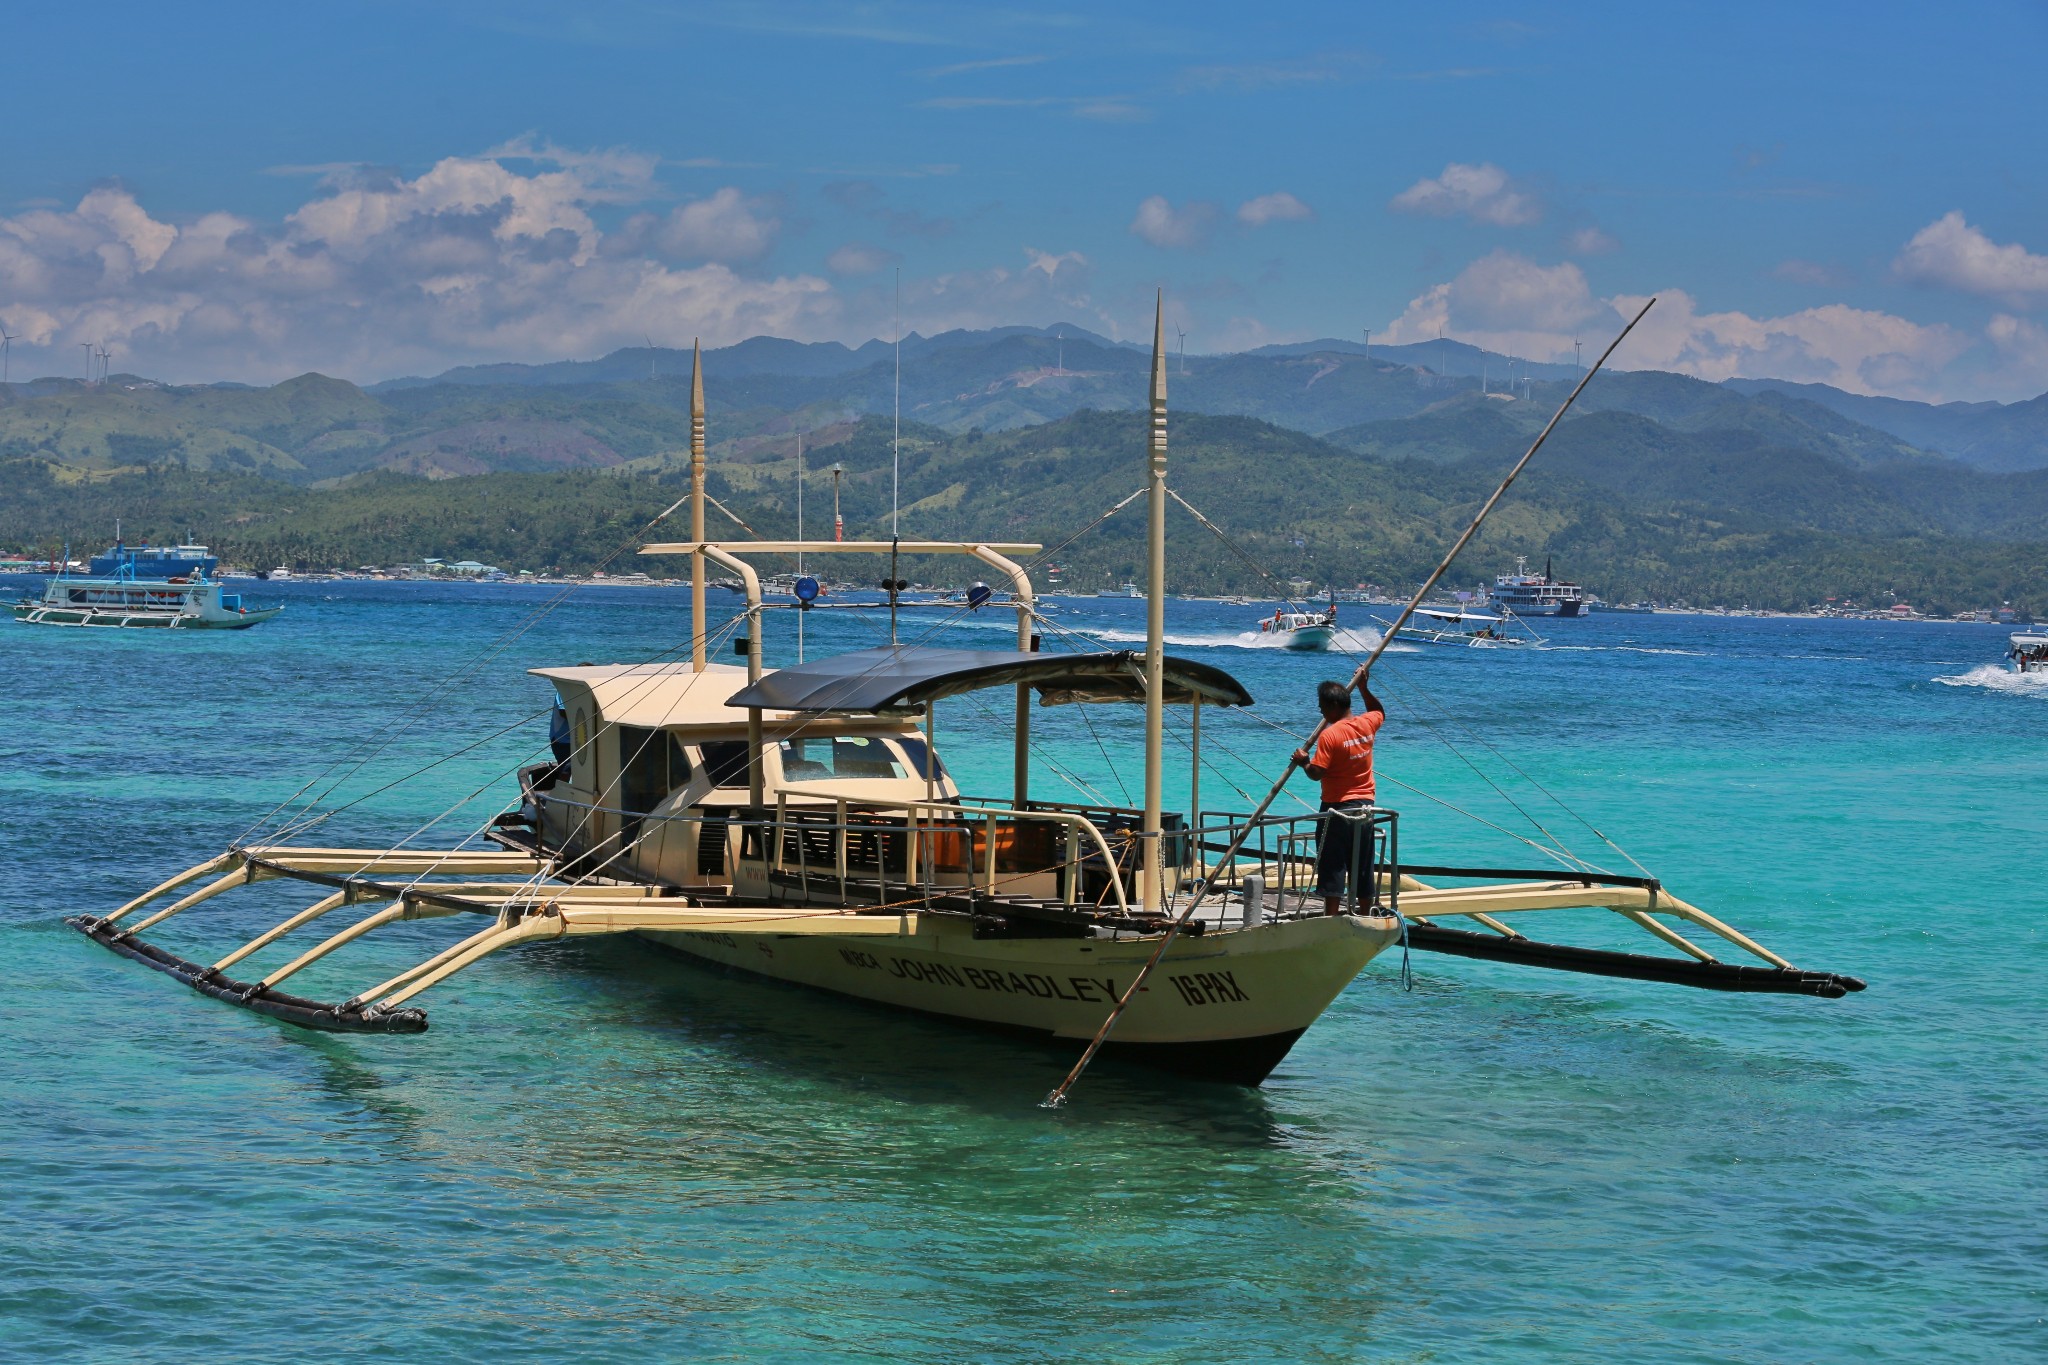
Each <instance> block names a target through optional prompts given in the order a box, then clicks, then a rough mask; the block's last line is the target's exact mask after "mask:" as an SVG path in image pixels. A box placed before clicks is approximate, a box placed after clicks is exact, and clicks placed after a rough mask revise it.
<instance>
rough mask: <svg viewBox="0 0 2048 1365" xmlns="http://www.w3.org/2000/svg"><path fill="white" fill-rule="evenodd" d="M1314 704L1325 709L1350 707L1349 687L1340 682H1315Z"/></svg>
mask: <svg viewBox="0 0 2048 1365" xmlns="http://www.w3.org/2000/svg"><path fill="white" fill-rule="evenodd" d="M1316 705H1318V706H1320V707H1322V708H1323V709H1324V710H1325V711H1336V710H1339V709H1342V710H1345V711H1349V710H1350V709H1351V689H1350V688H1348V687H1346V686H1345V685H1344V684H1343V683H1340V682H1324V683H1317V684H1316Z"/></svg>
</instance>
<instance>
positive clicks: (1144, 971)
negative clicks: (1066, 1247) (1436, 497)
mask: <svg viewBox="0 0 2048 1365" xmlns="http://www.w3.org/2000/svg"><path fill="white" fill-rule="evenodd" d="M1656 302H1657V300H1656V299H1655V298H1652V299H1651V300H1650V301H1649V302H1648V303H1645V304H1644V305H1643V307H1642V311H1641V312H1639V313H1637V314H1636V315H1635V316H1634V317H1633V318H1631V319H1629V323H1628V326H1626V327H1624V328H1622V329H1621V331H1620V332H1619V333H1618V334H1617V335H1616V336H1615V338H1614V340H1612V341H1610V342H1608V343H1607V349H1606V350H1604V351H1602V352H1601V353H1600V358H1599V359H1598V360H1596V361H1594V362H1593V367H1592V368H1591V369H1589V370H1587V371H1586V373H1585V374H1584V375H1582V376H1581V377H1580V379H1579V382H1578V384H1577V385H1576V386H1575V387H1574V388H1573V389H1572V391H1571V393H1570V394H1568V395H1566V397H1565V400H1564V402H1563V403H1562V404H1560V405H1559V407H1558V409H1557V411H1556V412H1555V413H1554V414H1552V415H1551V418H1550V421H1549V422H1548V423H1546V424H1545V425H1544V428H1543V430H1542V432H1540V433H1539V434H1538V435H1537V437H1536V440H1535V442H1534V444H1532V445H1531V446H1530V447H1529V448H1528V450H1526V451H1524V452H1523V454H1522V458H1521V459H1519V460H1517V461H1515V465H1514V468H1512V469H1510V470H1509V471H1508V475H1507V477H1506V478H1504V479H1502V480H1501V481H1500V486H1499V487H1498V488H1496V489H1494V490H1493V496H1491V497H1489V498H1488V499H1487V500H1486V502H1485V505H1483V506H1482V507H1481V508H1480V509H1479V513H1478V515H1476V516H1474V517H1473V518H1472V524H1471V525H1469V526H1467V527H1466V528H1465V533H1464V534H1463V535H1461V536H1459V537H1458V539H1457V543H1456V544H1454V545H1452V546H1451V549H1450V553H1448V554H1446V555H1445V556H1444V557H1443V559H1442V561H1441V562H1440V563H1438V565H1437V566H1436V569H1435V571H1434V572H1432V573H1431V574H1430V576H1429V578H1428V579H1427V580H1426V581H1425V582H1424V583H1423V585H1422V588H1421V590H1420V591H1418V592H1417V593H1416V594H1415V596H1414V597H1413V598H1412V599H1411V600H1410V601H1409V603H1408V605H1407V606H1406V607H1404V608H1402V610H1401V614H1400V616H1398V617H1397V618H1395V621H1394V624H1393V625H1392V626H1389V627H1388V628H1387V633H1386V634H1385V635H1384V636H1382V637H1381V638H1380V642H1379V643H1378V644H1377V645H1374V646H1373V650H1372V653H1371V654H1369V655H1367V656H1366V660H1365V662H1364V663H1362V664H1360V665H1359V666H1358V670H1357V671H1356V672H1354V673H1353V674H1352V675H1351V682H1350V683H1349V684H1348V686H1349V688H1350V689H1351V690H1354V691H1355V690H1357V688H1358V686H1359V684H1361V683H1363V682H1364V681H1365V676H1366V674H1367V673H1368V672H1369V671H1371V669H1372V666H1373V663H1374V661H1375V660H1377V659H1378V658H1379V657H1380V655H1381V654H1383V653H1385V652H1386V648H1387V646H1388V645H1389V644H1391V643H1393V639H1394V634H1395V632H1397V631H1399V630H1400V629H1401V627H1402V626H1403V625H1405V624H1406V623H1407V621H1408V618H1409V617H1410V616H1412V615H1414V614H1415V609H1416V608H1417V607H1419V606H1421V605H1422V602H1423V599H1424V598H1426V597H1428V596H1429V594H1430V592H1431V591H1432V590H1433V589H1435V587H1436V585H1437V580H1438V579H1440V578H1442V577H1443V576H1444V574H1445V572H1446V571H1448V570H1449V569H1450V567H1451V562H1452V561H1453V560H1455V559H1456V558H1457V557H1458V553H1459V551H1461V550H1463V549H1464V548H1465V546H1466V545H1467V544H1468V543H1469V542H1470V541H1471V539H1472V537H1473V536H1475V535H1477V534H1478V533H1479V528H1480V526H1481V525H1482V524H1483V523H1484V522H1485V521H1486V518H1487V517H1488V516H1489V515H1490V514H1491V513H1492V512H1493V509H1494V505H1495V504H1496V503H1498V502H1499V501H1500V500H1501V498H1502V497H1504V496H1505V495H1506V494H1507V491H1508V489H1509V487H1510V486H1512V485H1513V483H1514V482H1515V480H1516V479H1517V478H1519V477H1521V473H1522V470H1523V469H1525V468H1526V467H1527V466H1528V464H1529V461H1530V460H1531V459H1533V458H1535V455H1536V452H1537V451H1539V450H1541V449H1542V448H1543V443H1544V442H1545V441H1547V440H1549V439H1550V433H1551V432H1552V431H1555V430H1556V429H1557V424H1558V422H1559V421H1561V420H1563V418H1564V415H1565V413H1566V412H1568V411H1570V409H1571V406H1572V404H1573V403H1575V402H1577V401H1578V398H1579V395H1580V394H1581V393H1583V392H1584V391H1585V388H1586V385H1587V384H1588V383H1590V382H1591V381H1592V378H1593V376H1594V375H1596V374H1598V373H1599V372H1600V367H1601V366H1603V365H1605V364H1606V363H1607V358H1608V357H1609V356H1611V355H1613V354H1614V348H1615V347H1617V346H1619V345H1621V343H1622V340H1623V338H1625V337H1626V336H1628V334H1629V333H1630V332H1633V331H1634V330H1635V327H1636V324H1637V323H1638V322H1641V321H1642V320H1643V318H1644V317H1645V316H1646V315H1647V314H1648V313H1649V311H1650V309H1651V308H1652V307H1654V306H1655V305H1656ZM1325 724H1327V722H1323V721H1318V722H1317V723H1316V728H1315V730H1314V731H1313V732H1311V734H1310V735H1309V738H1308V744H1307V745H1304V746H1303V747H1304V748H1313V747H1314V745H1315V742H1316V739H1317V738H1318V737H1319V736H1320V735H1321V734H1322V733H1323V726H1324V725H1325ZM1295 761H1296V760H1295V758H1294V756H1293V755H1292V754H1290V755H1288V758H1287V769H1286V771H1285V772H1283V773H1281V774H1280V778H1279V780H1278V781H1276V782H1275V783H1274V784H1273V788H1272V790H1271V791H1269V792H1267V793H1266V799H1265V800H1263V801H1261V802H1259V807H1258V809H1257V810H1255V811H1253V812H1252V814H1251V818H1250V819H1248V820H1246V821H1245V822H1244V824H1243V826H1241V827H1240V828H1239V829H1238V831H1237V833H1236V834H1235V835H1233V836H1231V840H1230V844H1229V846H1228V847H1227V848H1226V849H1225V850H1224V853H1223V856H1222V857H1220V858H1218V859H1217V860H1216V873H1217V875H1218V876H1220V875H1222V873H1223V871H1224V870H1225V869H1227V868H1228V867H1229V866H1230V864H1231V862H1232V860H1234V859H1235V858H1236V857H1237V851H1238V849H1239V848H1241V847H1243V845H1244V841H1245V838H1246V836H1248V835H1249V834H1250V833H1251V831H1252V829H1253V827H1254V826H1256V825H1257V824H1258V822H1259V821H1260V820H1262V819H1264V818H1265V814H1266V812H1267V810H1269V809H1270V808H1271V807H1272V805H1273V802H1274V801H1275V800H1277V799H1278V798H1279V796H1280V793H1281V791H1282V790H1283V789H1284V788H1285V787H1286V786H1287V780H1288V779H1289V778H1291V777H1293V776H1294V767H1295ZM1214 881H1215V877H1211V878H1209V879H1208V880H1206V881H1204V882H1203V883H1202V885H1201V887H1200V888H1199V889H1198V890H1197V891H1196V892H1195V894H1194V896H1193V897H1191V898H1190V899H1189V901H1188V906H1187V909H1185V910H1183V911H1181V912H1180V915H1179V916H1178V917H1177V918H1176V919H1175V920H1174V921H1173V923H1171V924H1169V925H1168V926H1167V928H1166V932H1165V933H1164V934H1161V935H1160V936H1159V943H1158V946H1157V947H1155V948H1153V950H1152V956H1150V957H1148V958H1146V959H1145V965H1144V966H1142V967H1140V968H1139V969H1138V974H1137V975H1136V976H1135V977H1133V978H1132V979H1131V984H1130V986H1129V988H1127V989H1126V990H1125V991H1124V993H1123V995H1122V996H1120V997H1119V998H1118V999H1117V1002H1116V1004H1115V1005H1114V1006H1113V1007H1112V1008H1111V1009H1110V1011H1109V1017H1108V1018H1106V1019H1104V1020H1103V1021H1102V1027H1101V1028H1099V1029H1097V1030H1096V1032H1095V1036H1094V1037H1093V1038H1092V1039H1090V1040H1089V1042H1088V1046H1087V1048H1086V1050H1084V1051H1083V1052H1082V1053H1081V1059H1080V1060H1079V1061H1077V1062H1075V1063H1074V1069H1073V1070H1071V1071H1069V1072H1068V1073H1067V1075H1066V1079H1064V1080H1062V1081H1061V1082H1060V1083H1059V1084H1058V1085H1057V1086H1055V1087H1054V1088H1053V1091H1052V1093H1051V1094H1049V1095H1047V1096H1046V1097H1045V1099H1044V1100H1043V1101H1042V1103H1041V1107H1043V1108H1046V1109H1057V1108H1059V1107H1060V1106H1061V1105H1063V1104H1065V1103H1066V1102H1067V1092H1068V1091H1069V1090H1071V1089H1073V1088H1074V1083H1075V1082H1076V1081H1078V1080H1080V1079H1081V1073H1082V1072H1084V1071H1086V1070H1087V1069H1088V1064H1089V1063H1090V1062H1092V1061H1094V1060H1095V1054H1096V1053H1097V1052H1100V1051H1101V1050H1102V1045H1103V1043H1105V1042H1107V1041H1108V1039H1109V1034H1110V1030H1112V1029H1114V1028H1115V1027H1116V1022H1117V1020H1118V1019H1120V1018H1122V1017H1123V1012H1124V1010H1125V1009H1127V1008H1128V1007H1129V1006H1130V1003H1131V1001H1133V1000H1135V999H1136V998H1137V995H1138V991H1139V988H1140V987H1142V986H1143V985H1144V984H1145V978H1146V977H1148V976H1150V975H1151V974H1152V969H1153V968H1154V967H1156V966H1158V965H1159V960H1160V959H1161V958H1163V957H1165V956H1166V950H1167V948H1168V947H1169V946H1171V945H1172V943H1173V940H1174V938H1175V937H1176V936H1177V935H1178V934H1179V933H1180V930H1181V926H1182V925H1184V924H1186V923H1187V922H1188V920H1189V919H1190V918H1192V917H1193V915H1194V913H1195V909H1196V907H1197V906H1199V905H1200V904H1201V903H1202V900H1203V898H1204V897H1206V896H1207V895H1208V894H1209V887H1210V886H1211V885H1212V884H1213V883H1214Z"/></svg>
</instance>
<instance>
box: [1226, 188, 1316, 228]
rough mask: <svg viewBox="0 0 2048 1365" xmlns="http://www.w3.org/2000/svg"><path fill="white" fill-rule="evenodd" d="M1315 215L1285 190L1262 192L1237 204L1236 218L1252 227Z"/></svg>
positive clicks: (1287, 221) (1313, 211)
mask: <svg viewBox="0 0 2048 1365" xmlns="http://www.w3.org/2000/svg"><path fill="white" fill-rule="evenodd" d="M1315 216H1316V211H1315V210H1314V209H1312V208H1310V207H1309V206H1308V205H1307V204H1304V203H1302V202H1301V201H1300V200H1299V199H1296V198H1295V197H1294V196H1293V195H1291V194H1289V193H1288V192H1287V191H1286V190H1276V191H1275V192H1273V193H1272V194H1262V195H1260V196H1259V197H1258V198H1256V199H1247V200H1245V201H1244V202H1243V203H1242V204H1239V205H1238V206H1237V220H1238V221H1239V222H1240V223H1245V224H1248V225H1250V226H1252V227H1264V226H1265V225H1266V224H1268V223H1292V222H1296V221H1299V220H1300V219H1303V218H1313V217H1315Z"/></svg>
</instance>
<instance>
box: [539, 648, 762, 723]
mask: <svg viewBox="0 0 2048 1365" xmlns="http://www.w3.org/2000/svg"><path fill="white" fill-rule="evenodd" d="M527 672H529V673H532V674H534V675H535V676H536V677H542V678H546V679H547V680H548V681H549V682H551V683H553V684H554V685H555V688H556V690H557V691H559V692H561V694H562V699H563V700H564V701H565V702H567V703H569V704H570V706H571V707H574V706H575V705H576V703H577V700H578V696H579V694H580V693H581V692H582V690H583V689H588V700H589V703H590V705H591V706H593V707H594V708H595V709H596V711H597V713H598V715H599V716H601V717H602V718H603V719H605V720H608V721H611V722H612V723H613V724H615V725H642V726H647V727H649V728H659V727H661V726H664V725H743V724H745V723H746V719H747V713H746V712H745V711H744V710H734V709H733V708H732V707H731V706H729V705H728V704H727V702H726V700H725V697H726V690H725V689H726V688H728V687H731V686H732V685H733V684H734V683H736V682H745V681H746V679H747V670H746V669H744V668H738V667H735V666H734V665H732V664H722V663H714V664H707V665H706V666H705V669H704V671H703V672H702V673H697V672H694V671H692V669H691V667H690V662H689V660H687V659H684V660H682V661H680V662H676V663H661V664H582V665H579V666H577V667H575V668H530V669H528V670H527Z"/></svg>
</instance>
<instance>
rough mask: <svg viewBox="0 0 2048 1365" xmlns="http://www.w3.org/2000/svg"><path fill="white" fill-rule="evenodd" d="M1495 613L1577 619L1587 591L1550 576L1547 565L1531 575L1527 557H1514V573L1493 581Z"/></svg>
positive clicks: (1545, 561)
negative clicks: (1539, 571)
mask: <svg viewBox="0 0 2048 1365" xmlns="http://www.w3.org/2000/svg"><path fill="white" fill-rule="evenodd" d="M1489 601H1490V602H1491V603H1492V605H1493V608H1494V610H1495V611H1505V612H1513V613H1514V614H1515V615H1516V616H1577V615H1578V614H1579V613H1580V612H1581V611H1583V610H1584V609H1585V606H1586V590H1585V589H1584V588H1582V587H1580V586H1579V585H1578V584H1576V583H1566V582H1564V581H1563V580H1561V579H1557V578H1553V577H1551V574H1550V561H1549V560H1547V559H1546V560H1544V561H1543V572H1542V573H1530V572H1529V561H1528V558H1527V557H1526V556H1523V555H1516V556H1515V571H1514V572H1513V573H1504V574H1501V575H1500V576H1499V577H1497V578H1495V579H1494V580H1493V592H1492V594H1491V596H1490V598H1489Z"/></svg>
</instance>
